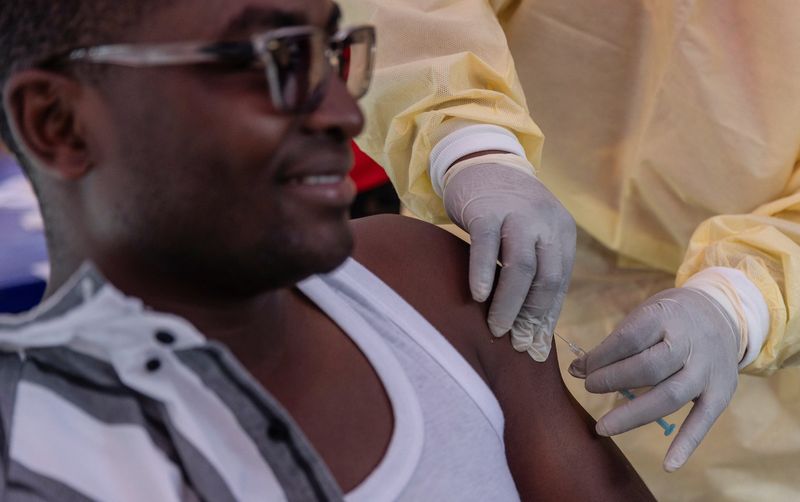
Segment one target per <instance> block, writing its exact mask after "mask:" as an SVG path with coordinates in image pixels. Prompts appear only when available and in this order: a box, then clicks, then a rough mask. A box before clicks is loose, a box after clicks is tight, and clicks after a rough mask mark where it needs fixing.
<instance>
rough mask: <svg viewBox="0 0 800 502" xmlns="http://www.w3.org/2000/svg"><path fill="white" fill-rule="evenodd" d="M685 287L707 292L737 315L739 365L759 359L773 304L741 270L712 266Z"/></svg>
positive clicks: (724, 308) (733, 317) (734, 316)
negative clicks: (770, 308) (770, 303)
mask: <svg viewBox="0 0 800 502" xmlns="http://www.w3.org/2000/svg"><path fill="white" fill-rule="evenodd" d="M683 287H684V288H691V289H695V290H698V291H702V292H703V293H706V294H707V295H708V296H710V297H711V298H713V299H714V300H715V301H716V302H717V303H718V304H719V305H720V306H721V307H722V308H723V310H725V312H726V313H727V314H728V315H729V316H730V318H731V319H733V321H734V323H735V324H736V329H737V330H738V334H739V369H742V368H744V367H745V366H748V365H749V364H750V363H752V362H753V361H755V360H756V358H757V357H758V354H759V353H760V352H761V349H762V347H763V346H764V342H765V341H766V338H767V334H768V332H769V308H768V307H767V302H766V301H765V300H764V295H762V294H761V291H760V290H759V289H758V288H757V287H756V286H755V284H753V282H752V281H751V280H750V279H748V278H747V276H746V275H745V274H744V273H743V272H741V271H740V270H737V269H734V268H728V267H711V268H707V269H704V270H702V271H700V272H698V273H697V274H695V275H693V276H692V277H691V278H689V280H688V281H686V283H684V284H683Z"/></svg>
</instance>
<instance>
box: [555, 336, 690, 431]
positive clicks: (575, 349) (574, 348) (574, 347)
mask: <svg viewBox="0 0 800 502" xmlns="http://www.w3.org/2000/svg"><path fill="white" fill-rule="evenodd" d="M553 334H554V335H556V336H557V337H558V338H560V339H561V341H562V342H564V343H566V344H567V346H568V347H569V350H570V351H571V352H572V353H573V354H575V355H576V356H578V357H583V356H585V355H586V351H584V350H583V349H582V348H580V347H579V346H578V344H576V343H573V342H571V341H569V340H567V339H566V338H564V337H563V336H561V335H559V334H558V332H556V331H553ZM619 394H620V395H621V396H622V397H624V398H625V399H627V400H629V401H633V400H634V399H636V395H635V394H634V393H633V392H631V391H629V390H627V389H622V390H621V391H619ZM656 423H657V424H658V425H660V426H661V428H662V429H664V435H665V436H669V435H670V434H672V432H673V431H674V430H675V424H671V423H669V422H667V421H666V420H664V419H663V418H659V419H658V420H656Z"/></svg>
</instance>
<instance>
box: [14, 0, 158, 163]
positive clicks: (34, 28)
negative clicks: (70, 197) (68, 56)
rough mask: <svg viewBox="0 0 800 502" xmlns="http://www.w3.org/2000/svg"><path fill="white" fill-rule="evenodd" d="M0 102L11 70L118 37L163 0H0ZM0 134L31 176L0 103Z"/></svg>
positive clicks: (17, 69) (23, 67) (114, 40)
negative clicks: (0, 6)
mask: <svg viewBox="0 0 800 502" xmlns="http://www.w3.org/2000/svg"><path fill="white" fill-rule="evenodd" d="M0 1H2V9H0V103H2V98H3V96H2V88H3V86H4V85H5V83H6V81H7V80H8V78H9V77H10V76H11V75H12V74H13V73H15V72H17V71H20V70H23V69H26V68H30V67H32V66H35V65H36V64H37V63H39V62H41V61H42V60H43V59H46V58H49V57H52V56H55V55H58V54H63V53H65V52H66V51H69V50H70V49H73V48H76V47H81V46H90V45H99V44H104V43H113V42H118V40H116V39H114V37H115V36H119V33H120V31H122V30H125V29H127V28H130V27H132V26H135V25H136V24H137V23H138V22H140V21H141V18H142V16H143V15H144V14H145V13H146V12H148V9H152V8H155V7H161V6H164V5H165V4H168V3H169V2H168V1H167V0H0ZM0 137H2V140H3V142H5V144H6V146H8V148H9V149H10V150H11V151H13V152H14V154H15V155H16V156H17V159H18V160H19V162H20V164H22V166H23V168H24V169H25V170H26V172H27V173H28V174H29V175H30V174H31V173H30V165H29V163H28V160H27V159H25V158H24V156H23V155H22V154H21V149H20V148H19V145H17V144H16V142H15V141H14V138H13V136H12V134H11V129H10V127H9V118H8V117H6V114H5V110H2V107H0Z"/></svg>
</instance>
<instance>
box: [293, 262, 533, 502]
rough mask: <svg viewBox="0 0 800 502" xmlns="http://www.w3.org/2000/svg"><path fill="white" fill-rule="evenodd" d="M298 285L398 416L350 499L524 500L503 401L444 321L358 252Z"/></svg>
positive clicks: (355, 501) (366, 501) (356, 501)
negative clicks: (442, 327)
mask: <svg viewBox="0 0 800 502" xmlns="http://www.w3.org/2000/svg"><path fill="white" fill-rule="evenodd" d="M298 287H299V289H300V290H301V291H302V292H303V294H305V295H306V296H307V297H308V298H309V299H310V300H311V301H313V302H314V303H315V304H316V305H317V306H318V307H319V308H320V309H322V311H323V312H325V313H326V314H327V315H328V316H329V317H330V318H331V319H332V320H333V321H334V322H335V323H336V324H337V325H338V326H339V327H340V328H341V329H342V330H343V331H344V332H345V333H347V335H348V336H349V337H350V338H351V339H352V340H353V342H354V343H355V344H356V345H357V346H358V347H359V349H360V350H361V351H362V352H363V354H364V356H365V357H366V358H367V360H369V362H370V364H371V365H372V367H373V368H374V370H375V372H376V374H377V375H378V377H379V378H380V380H381V383H382V384H383V387H384V389H385V391H386V394H387V395H388V397H389V401H390V403H391V406H392V411H393V414H394V431H393V432H392V437H391V440H390V442H389V447H388V449H387V451H386V454H385V456H384V458H383V459H382V460H381V462H380V463H379V464H378V466H377V467H376V468H375V470H374V471H373V472H372V473H371V474H370V475H369V476H368V477H367V478H366V479H365V480H364V481H363V482H362V483H361V484H360V485H359V486H357V487H356V488H355V489H354V490H353V491H351V492H350V493H348V494H347V495H346V500H347V501H348V502H383V501H414V502H418V501H437V502H438V501H450V500H452V501H459V502H467V501H487V500H492V501H494V500H497V501H515V500H519V495H518V493H517V490H516V487H515V485H514V480H513V479H512V477H511V473H510V471H509V468H508V463H507V461H506V456H505V445H504V443H503V426H504V418H503V413H502V411H501V409H500V406H499V404H498V402H497V400H496V399H495V397H494V394H493V393H492V391H491V390H490V389H489V387H488V386H487V385H486V384H485V382H484V381H483V380H482V379H481V378H480V377H479V376H478V374H477V373H476V372H475V371H474V369H473V368H472V367H471V366H470V365H469V363H468V362H467V361H466V360H465V359H464V358H462V357H461V355H460V354H459V353H458V352H457V351H456V350H455V348H453V346H452V345H450V343H449V342H448V341H447V340H446V339H445V338H444V337H443V336H442V335H441V334H440V333H439V332H438V331H437V330H436V328H434V327H433V326H432V325H431V324H430V323H428V322H427V321H426V320H425V319H424V318H423V317H422V316H421V315H420V314H419V313H418V312H417V311H415V310H414V309H413V307H411V306H410V305H409V304H408V303H406V302H405V300H403V299H402V298H401V297H400V296H399V295H398V294H397V293H395V292H394V291H393V290H392V289H391V288H389V287H388V286H387V285H386V284H384V283H383V282H382V281H381V280H380V279H378V278H377V277H376V276H375V275H373V274H372V273H371V272H370V271H368V270H367V269H366V268H364V267H363V266H362V265H360V264H359V263H357V262H356V261H354V260H352V259H350V260H348V261H347V262H346V263H345V264H344V265H343V266H342V267H340V268H339V269H338V270H336V271H334V272H333V273H331V274H328V275H325V276H316V277H313V278H311V279H308V280H306V281H304V282H302V283H301V284H300V285H299V286H298Z"/></svg>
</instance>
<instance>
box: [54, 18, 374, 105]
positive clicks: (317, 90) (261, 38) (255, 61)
mask: <svg viewBox="0 0 800 502" xmlns="http://www.w3.org/2000/svg"><path fill="white" fill-rule="evenodd" d="M65 59H66V60H67V61H84V62H90V63H97V64H110V65H118V66H129V67H139V68H142V67H152V66H178V65H195V64H198V65H199V64H220V63H222V64H228V65H230V64H232V65H235V66H236V67H248V66H252V67H257V68H259V67H260V68H263V69H264V70H265V72H266V78H267V84H268V87H269V93H270V98H271V99H272V103H273V105H274V106H275V107H276V108H277V109H278V110H279V111H281V112H287V113H297V112H308V111H311V110H313V109H314V108H315V107H317V106H318V105H319V103H320V102H321V101H322V98H323V96H324V95H325V92H326V88H327V84H328V81H329V79H330V77H331V75H332V74H333V73H336V74H337V75H338V77H339V78H341V79H342V80H343V81H344V82H345V83H346V85H347V90H348V91H349V92H350V95H352V96H353V97H354V98H356V99H358V98H361V97H362V96H364V94H366V92H367V89H368V88H369V84H370V81H371V79H372V70H373V68H374V61H375V29H374V28H373V27H372V26H355V27H352V28H348V29H344V30H342V31H339V32H338V33H336V34H335V35H333V36H330V35H329V34H328V33H327V32H326V31H325V30H323V29H321V28H318V27H316V26H292V27H287V28H278V29H275V30H270V31H267V32H263V33H258V34H255V35H253V36H252V37H251V39H250V41H248V42H214V43H208V42H179V43H167V44H151V45H123V44H118V45H102V46H96V47H86V48H81V49H75V50H73V51H71V52H69V53H68V54H67V55H66V57H65Z"/></svg>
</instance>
